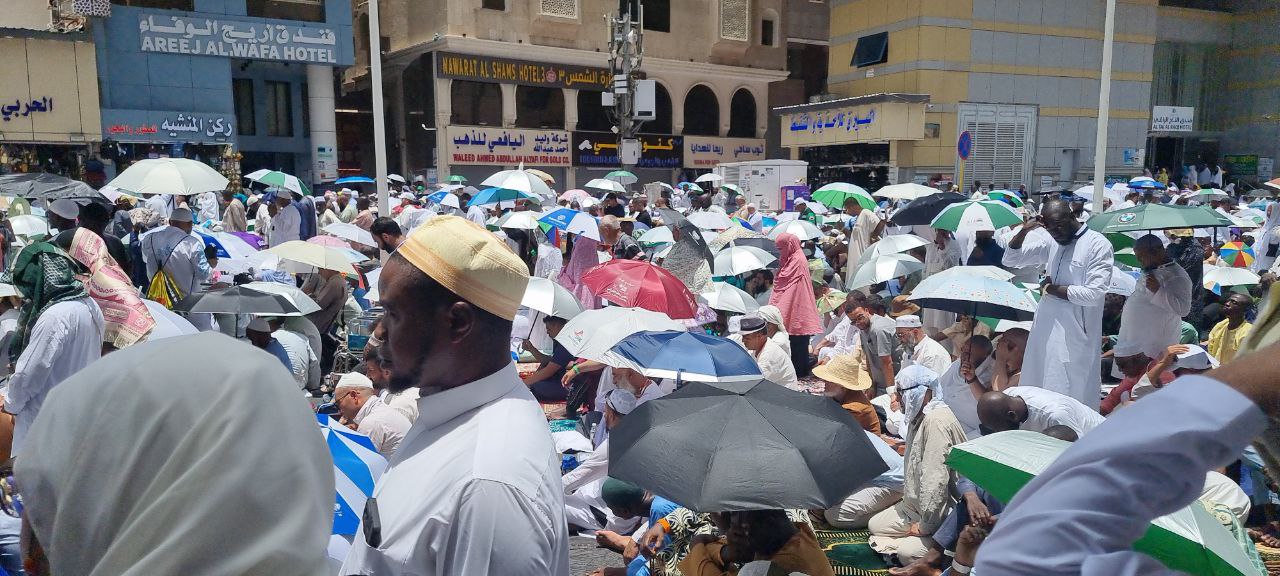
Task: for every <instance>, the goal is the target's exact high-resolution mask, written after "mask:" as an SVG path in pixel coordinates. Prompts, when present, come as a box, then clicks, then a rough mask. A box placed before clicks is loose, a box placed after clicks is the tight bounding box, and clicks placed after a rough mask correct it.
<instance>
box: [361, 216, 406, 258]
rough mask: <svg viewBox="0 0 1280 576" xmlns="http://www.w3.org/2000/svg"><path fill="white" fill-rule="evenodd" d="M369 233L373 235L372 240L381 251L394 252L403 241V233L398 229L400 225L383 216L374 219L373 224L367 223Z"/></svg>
mask: <svg viewBox="0 0 1280 576" xmlns="http://www.w3.org/2000/svg"><path fill="white" fill-rule="evenodd" d="M369 233H370V234H372V235H373V241H374V242H376V243H377V244H378V249H379V250H382V251H383V252H387V253H391V252H395V251H396V248H399V247H400V244H402V243H404V233H403V232H402V231H401V230H400V225H399V224H396V221H395V220H392V219H391V218H387V217H385V216H383V217H382V218H378V219H377V220H374V221H373V224H370V225H369Z"/></svg>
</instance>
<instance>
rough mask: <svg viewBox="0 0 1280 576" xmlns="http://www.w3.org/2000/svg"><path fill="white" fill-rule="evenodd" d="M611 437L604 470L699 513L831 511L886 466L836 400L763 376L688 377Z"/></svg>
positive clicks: (638, 410) (632, 416)
mask: <svg viewBox="0 0 1280 576" xmlns="http://www.w3.org/2000/svg"><path fill="white" fill-rule="evenodd" d="M609 437H610V440H609V443H610V448H609V450H610V455H611V457H610V459H609V475H610V476H613V477H615V478H618V479H620V480H626V481H628V482H631V483H633V484H636V485H637V486H640V487H643V488H645V489H646V490H650V491H652V492H653V493H655V494H658V495H661V496H662V497H664V498H667V499H669V500H671V501H673V502H677V503H679V504H680V505H681V506H685V507H687V508H690V509H692V510H696V511H700V512H713V511H735V510H761V509H776V508H803V509H807V510H813V509H817V508H829V507H831V506H834V505H835V504H836V503H838V502H840V501H841V500H843V499H844V498H845V497H847V496H848V495H850V494H852V493H853V492H854V491H856V490H857V489H858V487H859V486H861V485H862V484H863V483H864V482H866V481H867V480H870V479H872V478H875V477H876V476H879V475H880V474H882V473H883V472H884V471H885V470H887V469H888V466H886V465H885V463H884V460H883V459H882V458H881V457H880V455H879V454H878V453H877V452H876V449H875V447H874V446H872V445H871V441H870V440H868V439H867V435H866V433H865V432H863V430H862V427H861V426H860V425H859V424H858V422H857V421H855V420H854V419H853V416H850V415H849V413H848V412H847V411H845V410H844V409H843V408H841V407H840V405H838V404H836V403H835V402H833V401H831V399H829V398H825V397H822V396H813V395H810V394H805V393H803V392H796V391H794V390H790V389H788V388H784V387H782V386H779V385H777V384H774V383H773V382H769V381H768V380H756V381H751V382H720V383H703V382H690V383H688V384H686V385H685V386H684V387H683V388H681V389H679V390H676V391H675V392H673V393H672V394H670V395H668V396H666V397H663V398H659V399H657V400H652V401H649V402H646V403H644V404H642V405H640V407H639V408H636V409H635V411H633V412H631V414H629V415H627V417H626V418H624V419H623V420H622V423H621V424H619V425H618V427H617V429H615V430H612V431H611V432H610V433H609Z"/></svg>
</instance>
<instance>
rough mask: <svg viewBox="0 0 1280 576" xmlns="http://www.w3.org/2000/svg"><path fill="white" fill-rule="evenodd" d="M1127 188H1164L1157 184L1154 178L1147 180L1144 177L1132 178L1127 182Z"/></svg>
mask: <svg viewBox="0 0 1280 576" xmlns="http://www.w3.org/2000/svg"><path fill="white" fill-rule="evenodd" d="M1129 187H1130V188H1133V189H1138V188H1164V186H1163V185H1162V184H1160V183H1159V182H1157V181H1156V180H1155V179H1154V178H1148V177H1146V176H1138V177H1137V178H1133V179H1131V180H1129Z"/></svg>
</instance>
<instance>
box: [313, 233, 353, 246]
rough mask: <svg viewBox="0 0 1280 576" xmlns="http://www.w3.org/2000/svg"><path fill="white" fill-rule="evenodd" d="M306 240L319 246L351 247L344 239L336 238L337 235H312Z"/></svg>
mask: <svg viewBox="0 0 1280 576" xmlns="http://www.w3.org/2000/svg"><path fill="white" fill-rule="evenodd" d="M307 242H310V243H312V244H319V245H321V246H328V247H330V248H350V247H351V245H350V244H347V241H346V240H343V239H341V238H338V237H337V236H312V237H311V239H310V240H307Z"/></svg>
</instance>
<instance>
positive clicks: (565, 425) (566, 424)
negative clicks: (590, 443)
mask: <svg viewBox="0 0 1280 576" xmlns="http://www.w3.org/2000/svg"><path fill="white" fill-rule="evenodd" d="M547 425H548V426H550V427H551V431H552V432H572V431H574V430H577V429H578V421H577V420H552V421H550V422H547Z"/></svg>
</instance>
